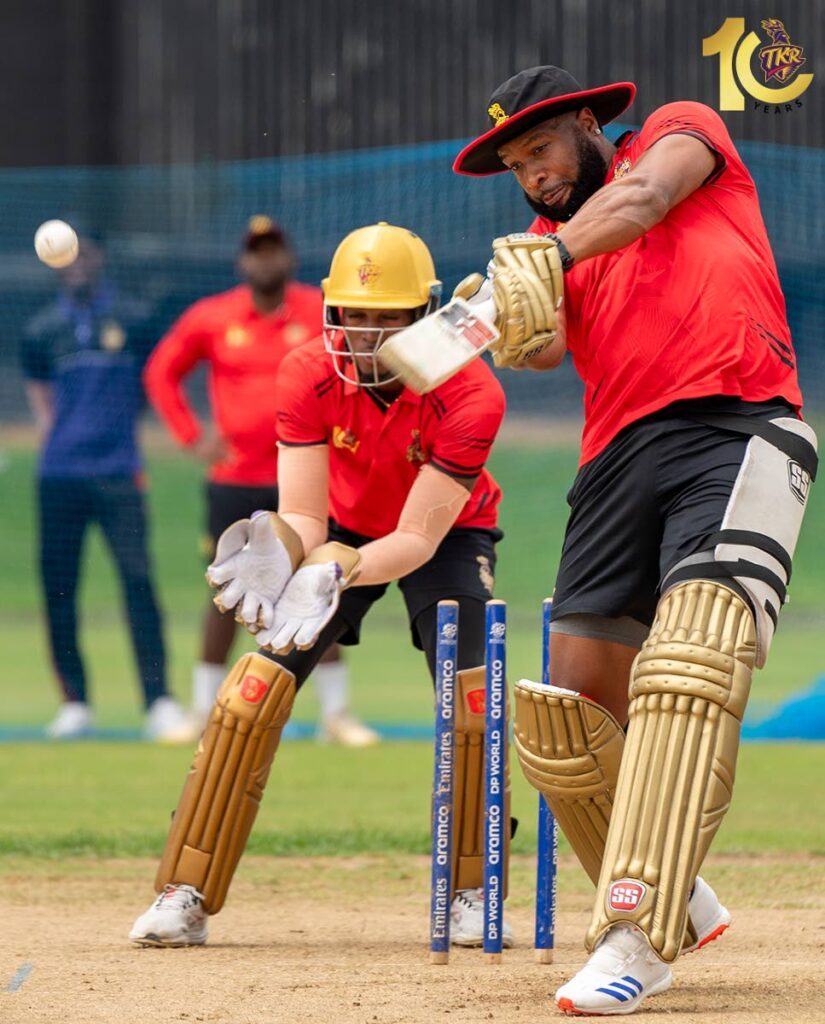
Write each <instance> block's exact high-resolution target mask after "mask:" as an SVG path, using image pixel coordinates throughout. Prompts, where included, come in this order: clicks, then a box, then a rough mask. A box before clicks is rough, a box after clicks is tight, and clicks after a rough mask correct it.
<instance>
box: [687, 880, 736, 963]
mask: <svg viewBox="0 0 825 1024" xmlns="http://www.w3.org/2000/svg"><path fill="white" fill-rule="evenodd" d="M688 910H689V911H690V919H691V921H692V922H693V927H694V928H695V929H696V934H697V936H698V938H697V940H696V942H694V944H693V945H692V946H687V947H686V948H685V949H683V950H682V956H684V955H685V953H693V952H695V951H696V950H697V949H701V948H702V946H706V945H707V944H708V943H709V942H713V940H714V939H718V938H719V936H720V935H721V934H722V932H724V931H726V929H727V928H728V927H729V925H730V911H729V910H728V909H727V907H723V906H722V904H721V903H720V902H719V897H718V896H717V895H716V893H715V892H714V891H713V889H711V887H710V886H709V885H708V883H707V882H706V881H705V880H704V879H703V878H700V877H699V876H698V875H697V877H696V883H695V884H694V886H693V892H692V893H691V894H690V902H689V903H688Z"/></svg>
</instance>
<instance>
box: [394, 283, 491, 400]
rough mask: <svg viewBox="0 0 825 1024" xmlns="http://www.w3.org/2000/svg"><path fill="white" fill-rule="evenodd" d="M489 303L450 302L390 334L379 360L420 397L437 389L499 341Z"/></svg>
mask: <svg viewBox="0 0 825 1024" xmlns="http://www.w3.org/2000/svg"><path fill="white" fill-rule="evenodd" d="M494 316H495V305H494V303H493V302H492V300H490V301H488V302H484V303H473V304H472V305H470V303H468V302H466V301H465V300H464V299H453V300H452V301H451V302H448V303H447V305H446V306H442V308H441V309H437V310H436V311H435V313H430V315H429V316H425V317H423V318H422V319H421V320H417V321H416V322H415V323H414V324H412V325H411V326H410V327H405V328H404V330H403V331H399V332H398V333H397V334H393V335H391V336H390V337H389V338H388V339H387V340H386V341H385V342H384V344H383V345H382V346H381V348H380V349H379V350H378V358H379V360H380V361H381V362H382V363H383V364H384V366H386V367H387V369H388V370H391V371H392V372H393V373H395V374H397V376H398V378H399V379H400V380H402V381H403V382H404V383H405V384H406V385H407V387H408V388H410V389H411V390H412V391H415V392H416V393H417V394H419V395H426V394H427V392H428V391H432V390H433V388H437V387H438V385H439V384H443V383H444V381H445V380H449V379H450V377H454V376H455V375H456V374H457V373H458V371H459V370H463V369H464V367H465V366H466V365H467V364H468V363H471V362H472V361H473V359H477V358H478V357H479V356H480V355H481V354H482V352H486V351H487V349H488V348H490V346H491V345H494V344H495V342H497V341H498V338H499V333H498V330H497V329H496V327H495V326H494V324H493V322H492V318H493V317H494Z"/></svg>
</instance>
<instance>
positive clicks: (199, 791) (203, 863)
mask: <svg viewBox="0 0 825 1024" xmlns="http://www.w3.org/2000/svg"><path fill="white" fill-rule="evenodd" d="M295 692H296V691H295V677H294V676H293V675H292V673H291V672H287V671H286V670H285V669H283V668H281V666H280V665H276V664H275V662H274V661H271V660H270V659H269V658H265V657H263V656H262V655H260V654H247V655H245V656H244V657H242V658H240V659H239V661H238V662H237V663H236V664H235V666H234V667H233V668H232V670H231V671H230V673H229V675H228V676H227V677H226V679H225V680H224V682H223V684H222V685H221V688H220V690H219V691H218V696H217V700H216V701H215V706H214V708H213V709H212V715H211V717H210V719H209V722H208V724H207V726H206V729H205V730H204V733H203V736H202V737H201V741H200V743H199V744H198V750H197V753H196V754H195V760H194V761H193V762H192V767H191V768H190V769H189V775H188V777H187V779H186V783H185V785H184V787H183V793H182V794H181V798H180V801H179V803H178V807H177V810H176V811H175V814H174V817H173V819H172V825H171V828H170V829H169V836H168V838H167V840H166V848H165V849H164V852H163V857H162V859H161V862H160V866H159V867H158V873H157V876H156V878H155V889H156V890H157V891H158V892H161V891H162V890H163V887H164V886H165V885H193V886H194V887H195V888H196V889H197V890H198V891H199V892H200V893H201V894H202V896H203V907H204V910H205V911H206V912H207V913H208V914H217V912H218V911H219V910H220V909H221V907H222V906H223V902H224V899H225V897H226V892H227V890H228V888H229V883H230V882H231V881H232V876H233V874H234V873H235V868H236V867H237V866H238V861H239V860H240V858H241V854H242V853H243V851H244V848H245V846H246V843H247V839H248V838H249V833H250V831H251V830H252V825H253V822H254V821H255V816H256V815H257V813H258V807H259V806H260V802H261V797H262V796H263V791H264V786H265V785H266V780H267V778H268V776H269V769H270V767H271V765H272V759H273V757H274V756H275V751H276V750H277V749H278V743H279V742H280V739H281V732H282V730H283V727H284V726H285V725H286V723H287V720H288V719H289V715H290V712H291V710H292V704H293V701H294V700H295Z"/></svg>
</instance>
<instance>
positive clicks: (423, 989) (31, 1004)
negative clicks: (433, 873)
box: [0, 856, 825, 1024]
mask: <svg viewBox="0 0 825 1024" xmlns="http://www.w3.org/2000/svg"><path fill="white" fill-rule="evenodd" d="M153 870H154V865H153V864H152V863H150V862H148V861H130V862H127V861H108V862H107V861H103V862H98V863H94V862H90V861H78V862H68V863H60V864H58V863H55V862H51V863H50V862H37V863H36V864H31V863H27V862H24V861H19V862H15V863H9V862H6V863H5V864H0V913H2V922H3V929H2V942H0V1021H1V1022H3V1024H56V1022H65V1024H81V1022H82V1024H103V1022H106V1024H115V1022H117V1024H171V1022H175V1024H196V1022H199V1021H203V1022H209V1024H212V1022H215V1024H275V1022H277V1024H281V1022H284V1024H300V1022H305V1021H306V1022H309V1021H312V1022H319V1024H395V1022H399V1024H400V1022H403V1024H419V1022H420V1024H424V1022H427V1024H432V1022H434V1021H435V1022H438V1021H443V1022H452V1024H459V1022H474V1024H476V1022H485V1021H497V1022H511V1021H512V1022H514V1024H515V1022H525V1024H535V1022H541V1021H552V1020H561V1019H562V1018H561V1017H559V1016H558V1015H557V1014H556V1012H555V1010H554V1009H553V1007H552V1004H551V1002H550V995H551V993H552V991H553V989H554V988H555V986H557V985H558V984H559V983H560V982H561V981H562V980H563V979H565V978H567V977H568V976H569V975H570V973H571V972H573V971H574V970H575V969H576V968H577V967H578V966H579V965H580V964H581V962H582V956H583V953H582V948H581V936H582V931H583V928H584V926H585V923H586V919H587V909H588V904H589V901H590V896H589V892H588V883H587V882H586V880H585V879H584V878H583V875H582V874H581V872H580V870H579V869H578V868H577V867H576V866H575V865H574V864H573V862H572V861H570V860H568V859H566V858H565V859H563V860H562V864H561V868H560V873H559V919H558V928H557V948H556V962H555V964H554V965H553V966H550V967H543V966H539V965H537V964H535V963H534V962H533V952H532V949H531V948H530V946H529V939H530V937H531V934H532V918H531V912H530V899H529V886H530V876H531V874H532V866H531V865H530V864H529V862H527V861H519V862H518V863H516V864H515V865H514V874H513V884H514V887H513V892H514V897H513V899H512V900H511V902H510V906H509V911H508V913H509V916H510V920H511V921H512V924H513V927H514V928H515V930H516V934H517V937H518V938H519V939H520V940H521V942H520V945H519V946H518V948H517V949H514V950H512V951H509V952H507V953H506V954H505V962H504V963H503V964H502V965H500V966H490V965H487V964H485V963H484V962H483V961H482V957H481V955H480V954H479V953H478V952H476V951H470V950H461V951H456V952H455V953H454V954H453V956H452V958H451V962H450V964H449V965H448V966H446V967H431V966H430V965H429V964H428V962H427V954H426V930H427V916H426V915H427V905H426V904H427V893H428V878H427V863H426V860H425V859H424V858H414V857H400V856H392V857H389V856H388V857H358V858H340V859H314V860H307V861H299V860H285V859H266V858H255V859H250V860H249V861H247V862H245V863H244V865H243V866H242V869H241V871H240V872H239V875H238V878H237V879H236V885H235V886H234V889H233V892H232V893H231V897H230V900H229V902H228V903H227V906H226V908H225V909H224V910H223V912H222V913H221V914H220V916H219V917H217V918H216V919H215V920H214V921H213V922H212V927H211V936H210V943H209V945H208V946H206V947H202V948H194V949H181V950H156V949H138V948H136V947H132V946H130V945H129V943H128V942H127V941H126V940H125V936H126V933H127V931H128V929H129V927H130V925H131V922H132V920H133V918H134V917H135V916H136V915H137V914H138V913H139V912H140V911H142V910H143V909H145V907H146V906H147V905H148V902H149V899H150V897H151V890H150V880H151V878H152V874H153ZM705 875H706V877H708V878H709V879H710V880H711V881H712V882H713V883H714V884H715V885H716V886H717V887H718V889H719V891H720V892H721V893H723V894H724V897H725V899H726V900H727V902H728V903H729V904H730V906H731V907H732V909H733V910H734V924H733V927H732V928H731V929H730V930H729V932H728V933H727V935H726V936H724V938H722V939H721V940H720V941H719V942H717V943H714V944H713V945H712V946H710V947H709V948H708V949H706V950H704V951H702V952H700V953H698V954H696V955H693V956H690V957H687V958H686V959H685V960H684V962H683V963H679V964H678V965H677V967H676V970H675V972H674V973H675V976H676V982H675V984H674V986H673V988H672V989H671V991H670V992H667V993H665V994H663V995H661V996H657V997H655V998H654V999H651V1000H650V1001H649V1002H648V1003H647V1004H645V1006H644V1007H643V1009H642V1010H640V1011H639V1015H638V1016H639V1017H641V1019H643V1020H646V1021H650V1022H658V1021H664V1020H665V1019H667V1020H668V1021H670V1022H675V1021H678V1022H679V1024H682V1022H684V1024H689V1022H702V1024H716V1022H722V1021H725V1022H730V1024H739V1022H741V1024H762V1022H765V1024H767V1022H768V1021H770V1022H771V1024H774V1022H777V1021H782V1022H797V1021H798V1022H800V1024H802V1022H810V1021H823V1022H825V858H806V859H792V858H781V859H777V858H772V859H771V858H753V859H747V860H741V859H735V858H716V859H714V860H712V861H711V863H709V864H708V865H707V870H706V871H705ZM518 893H522V894H523V895H522V896H521V897H519V896H518ZM26 965H31V966H30V970H29V972H28V973H27V972H26ZM13 979H16V980H13ZM15 986H19V987H17V988H16V990H15V991H8V990H6V991H4V989H8V988H15ZM637 1019H638V1018H637Z"/></svg>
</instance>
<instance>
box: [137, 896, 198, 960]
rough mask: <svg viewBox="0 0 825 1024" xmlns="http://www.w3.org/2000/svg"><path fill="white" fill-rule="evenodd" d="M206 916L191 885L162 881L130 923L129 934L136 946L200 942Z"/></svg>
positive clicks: (177, 944) (178, 944)
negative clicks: (151, 899)
mask: <svg viewBox="0 0 825 1024" xmlns="http://www.w3.org/2000/svg"><path fill="white" fill-rule="evenodd" d="M207 917H208V915H207V913H206V911H205V910H204V909H203V897H202V896H201V894H200V893H199V892H198V890H197V889H196V888H195V887H194V886H193V885H166V886H164V888H163V892H162V893H161V894H160V896H158V898H157V899H156V900H155V902H154V903H153V904H152V906H151V907H149V909H148V910H147V911H146V913H145V914H141V915H140V917H139V918H138V919H137V921H135V923H134V924H133V925H132V930H131V931H130V932H129V938H130V939H131V941H132V942H136V943H137V944H138V945H139V946H202V945H203V944H204V942H206V921H207Z"/></svg>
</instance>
